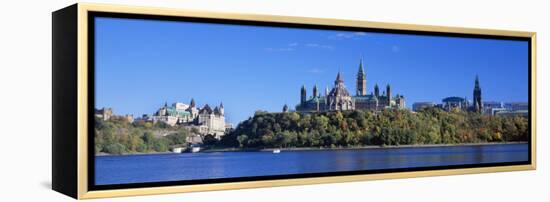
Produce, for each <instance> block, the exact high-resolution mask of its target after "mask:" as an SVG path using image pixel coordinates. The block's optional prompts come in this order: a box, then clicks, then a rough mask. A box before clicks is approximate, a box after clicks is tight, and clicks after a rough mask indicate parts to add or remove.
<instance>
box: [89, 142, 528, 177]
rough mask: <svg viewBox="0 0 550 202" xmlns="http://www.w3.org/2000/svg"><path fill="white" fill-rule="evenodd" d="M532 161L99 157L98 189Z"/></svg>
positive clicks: (473, 156) (441, 153) (452, 152)
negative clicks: (272, 176) (141, 183)
mask: <svg viewBox="0 0 550 202" xmlns="http://www.w3.org/2000/svg"><path fill="white" fill-rule="evenodd" d="M527 160H528V144H506V145H476V146H448V147H421V148H383V149H357V150H322V151H281V153H279V154H273V153H271V152H216V153H183V154H154V155H131V156H98V157H96V159H95V166H96V167H95V172H96V173H95V178H96V179H95V182H96V185H106V184H127V183H140V182H161V181H177V180H193V179H213V178H230V177H250V176H266V175H288V174H302V173H323V172H337V171H357V170H377V169H391V168H414V167H426V166H445V165H467V164H479V163H501V162H518V161H527Z"/></svg>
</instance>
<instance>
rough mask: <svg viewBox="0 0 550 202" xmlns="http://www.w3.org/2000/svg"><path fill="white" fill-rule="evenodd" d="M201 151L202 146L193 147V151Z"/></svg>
mask: <svg viewBox="0 0 550 202" xmlns="http://www.w3.org/2000/svg"><path fill="white" fill-rule="evenodd" d="M200 151H201V148H200V147H191V153H197V152H200Z"/></svg>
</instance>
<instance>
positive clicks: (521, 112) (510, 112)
mask: <svg viewBox="0 0 550 202" xmlns="http://www.w3.org/2000/svg"><path fill="white" fill-rule="evenodd" d="M495 116H502V117H514V116H521V117H524V118H529V110H503V111H498V112H496V113H495Z"/></svg>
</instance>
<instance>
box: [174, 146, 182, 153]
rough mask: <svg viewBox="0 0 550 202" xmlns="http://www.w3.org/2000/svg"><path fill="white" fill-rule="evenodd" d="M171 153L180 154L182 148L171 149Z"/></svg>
mask: <svg viewBox="0 0 550 202" xmlns="http://www.w3.org/2000/svg"><path fill="white" fill-rule="evenodd" d="M172 152H174V153H181V152H183V148H181V147H176V148H173V149H172Z"/></svg>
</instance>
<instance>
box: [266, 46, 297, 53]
mask: <svg viewBox="0 0 550 202" xmlns="http://www.w3.org/2000/svg"><path fill="white" fill-rule="evenodd" d="M265 50H266V51H269V52H287V51H294V49H293V48H289V47H282V48H265Z"/></svg>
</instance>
